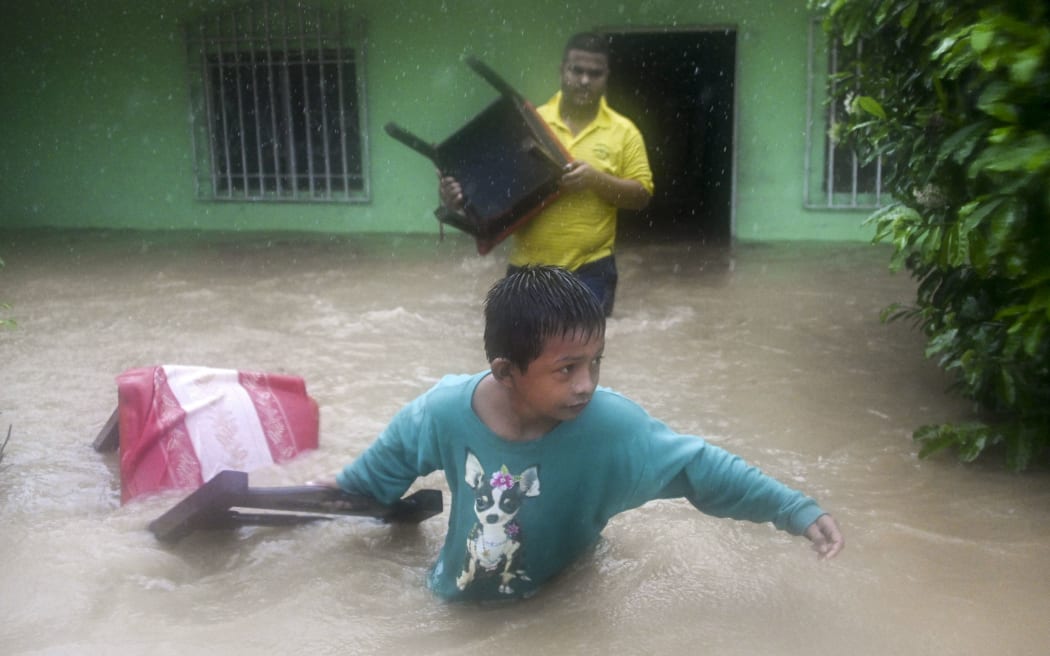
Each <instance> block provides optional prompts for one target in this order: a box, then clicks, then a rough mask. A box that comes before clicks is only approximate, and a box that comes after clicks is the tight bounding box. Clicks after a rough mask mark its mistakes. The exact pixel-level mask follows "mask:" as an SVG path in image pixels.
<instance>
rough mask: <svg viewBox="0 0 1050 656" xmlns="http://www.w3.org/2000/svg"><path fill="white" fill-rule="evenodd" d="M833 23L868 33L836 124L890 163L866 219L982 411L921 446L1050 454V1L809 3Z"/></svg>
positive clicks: (909, 314)
mask: <svg viewBox="0 0 1050 656" xmlns="http://www.w3.org/2000/svg"><path fill="white" fill-rule="evenodd" d="M810 5H811V7H812V8H815V9H819V10H821V11H823V12H824V16H825V20H824V27H825V29H826V30H827V31H828V33H829V34H830V35H831V36H832V37H834V38H837V39H839V40H840V41H841V42H842V43H843V44H845V45H849V44H852V43H854V42H856V40H857V39H861V40H863V57H862V61H861V63H860V65H859V66H858V67H857V68H855V69H851V70H850V71H848V72H847V73H845V74H843V75H842V76H841V80H840V84H838V85H837V90H836V92H835V93H836V97H833V98H831V100H830V102H848V103H849V106H848V107H847V118H846V124H845V125H844V126H839V129H838V130H837V133H840V134H842V135H844V136H843V138H844V139H846V140H847V142H848V143H849V144H850V145H852V146H853V147H854V148H855V149H857V151H858V152H859V153H860V154H861V155H862V157H864V158H866V159H871V158H873V157H875V156H876V155H880V154H881V155H883V156H884V157H885V158H886V159H887V160H888V161H890V162H891V163H892V164H891V165H890V170H889V173H888V179H887V183H888V185H889V188H890V191H891V193H892V194H893V197H894V198H895V203H894V204H892V205H890V206H888V207H886V208H883V209H881V210H879V211H878V212H876V213H875V214H874V215H873V216H872V217H871V218H870V221H872V222H874V224H875V227H876V238H875V239H876V241H886V242H889V243H891V244H892V245H893V247H894V254H893V260H892V262H891V266H892V267H893V268H901V267H904V268H906V269H907V270H908V271H909V272H910V273H911V274H912V275H913V276H914V277H915V278H916V279H917V281H918V291H917V295H916V299H915V302H914V304H913V305H909V306H907V307H894V308H890V309H889V310H888V311H887V313H886V316H887V317H888V318H890V319H894V318H902V317H903V318H908V319H911V320H913V321H915V322H916V324H917V325H918V326H920V327H921V329H922V331H923V332H924V334H925V335H926V337H927V340H928V341H927V348H926V353H927V355H928V356H929V357H931V358H934V359H936V361H937V362H938V363H939V364H940V366H941V367H943V368H944V369H946V370H947V371H949V372H951V373H952V374H954V375H955V377H956V380H957V381H958V382H957V387H958V390H959V391H960V392H961V393H962V394H963V395H965V396H966V397H967V398H970V399H973V400H974V401H975V402H976V403H977V405H978V408H979V410H980V421H978V422H974V423H967V424H941V425H935V426H923V427H921V428H919V429H918V430H917V431H916V432H915V438H916V439H917V440H918V441H919V442H920V445H921V450H920V454H921V455H923V456H927V455H929V454H931V453H934V452H937V451H940V450H942V449H945V448H954V449H956V451H957V453H958V454H959V456H960V457H961V458H962V459H964V460H966V461H971V460H974V459H976V458H978V457H979V456H980V455H981V454H982V453H985V452H986V451H988V450H989V449H993V447H994V450H995V451H996V452H1001V453H1003V454H1004V455H1005V458H1006V461H1007V464H1008V465H1009V466H1010V467H1011V468H1013V469H1016V470H1022V469H1025V468H1027V467H1029V466H1031V465H1032V464H1034V463H1035V462H1036V461H1039V460H1045V459H1046V458H1047V456H1048V455H1050V347H1048V343H1050V330H1048V324H1050V220H1048V216H1050V61H1048V59H1050V24H1048V17H1047V5H1046V4H1045V3H1042V2H1028V1H1008V0H999V1H996V0H985V1H980V2H979V1H976V0H811V2H810Z"/></svg>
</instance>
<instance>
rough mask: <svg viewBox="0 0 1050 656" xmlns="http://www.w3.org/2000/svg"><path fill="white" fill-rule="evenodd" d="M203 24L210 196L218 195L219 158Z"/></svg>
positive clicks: (202, 61)
mask: <svg viewBox="0 0 1050 656" xmlns="http://www.w3.org/2000/svg"><path fill="white" fill-rule="evenodd" d="M204 27H205V24H204V23H201V24H200V27H199V31H200V38H201V40H200V55H201V69H202V70H203V71H204V94H203V95H204V120H205V121H206V128H207V132H208V164H209V167H208V170H209V175H210V177H211V195H212V197H218V195H219V179H218V174H217V167H216V161H217V160H218V158H219V153H218V150H217V147H218V144H217V141H216V135H215V129H214V124H215V106H214V103H213V102H212V97H211V90H212V84H211V65H210V64H209V63H208V44H209V43H210V41H209V40H208V39H207V38H206V37H205V32H204Z"/></svg>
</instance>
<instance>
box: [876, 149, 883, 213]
mask: <svg viewBox="0 0 1050 656" xmlns="http://www.w3.org/2000/svg"><path fill="white" fill-rule="evenodd" d="M875 206H876V207H882V155H879V156H878V157H876V158H875Z"/></svg>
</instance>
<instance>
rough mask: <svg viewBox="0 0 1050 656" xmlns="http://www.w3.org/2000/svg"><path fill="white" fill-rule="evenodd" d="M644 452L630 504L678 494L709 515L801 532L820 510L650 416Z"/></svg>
mask: <svg viewBox="0 0 1050 656" xmlns="http://www.w3.org/2000/svg"><path fill="white" fill-rule="evenodd" d="M652 424H653V427H652V430H651V431H650V433H649V436H648V438H649V439H648V444H647V447H648V448H647V449H646V451H647V457H646V458H645V460H644V463H645V464H644V465H643V471H642V473H641V474H640V479H639V485H638V486H637V488H636V489H635V491H634V494H633V497H634V498H633V499H632V500H631V504H632V505H641V503H645V502H646V501H648V500H651V499H658V498H665V499H666V498H676V497H684V498H686V499H688V500H689V502H690V503H692V504H693V505H694V506H695V507H696V508H697V509H699V510H700V511H701V512H703V513H705V514H708V515H712V516H714V517H727V518H732V519H740V520H748V521H752V522H757V523H764V522H772V524H773V525H774V526H775V527H777V528H778V529H780V530H783V531H787V532H788V533H791V534H793V535H801V534H802V533H804V532H805V530H806V528H807V527H808V526H809V525H810V524H812V523H813V522H814V521H816V519H817V517H819V516H820V515H822V514H824V511H823V510H822V509H821V508H820V506H819V505H818V504H817V502H816V501H814V500H813V499H811V498H810V497H808V496H806V495H804V494H803V493H801V492H799V491H797V490H794V489H792V488H790V487H788V486H787V485H784V484H783V483H781V482H780V481H778V480H776V479H775V478H772V477H771V476H768V475H766V474H764V473H763V472H762V471H761V470H760V469H758V468H757V467H754V466H752V465H749V464H748V463H747V462H745V461H744V460H743V459H742V458H740V457H739V456H736V455H734V454H732V453H730V452H728V451H726V450H725V449H722V448H720V447H718V446H715V445H713V444H709V443H708V442H707V441H705V440H703V439H702V438H699V437H696V436H692V435H679V434H677V433H674V432H673V431H671V430H670V429H669V428H667V427H666V426H665V425H663V424H662V423H660V422H658V421H656V420H652Z"/></svg>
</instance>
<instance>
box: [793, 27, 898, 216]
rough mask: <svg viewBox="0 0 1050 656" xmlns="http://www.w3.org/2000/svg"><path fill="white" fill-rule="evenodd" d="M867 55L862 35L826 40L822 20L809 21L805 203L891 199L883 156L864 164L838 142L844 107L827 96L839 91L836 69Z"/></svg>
mask: <svg viewBox="0 0 1050 656" xmlns="http://www.w3.org/2000/svg"><path fill="white" fill-rule="evenodd" d="M863 55H864V44H863V43H862V42H861V41H860V40H858V41H857V43H856V44H855V45H854V46H851V47H850V48H844V47H842V46H841V44H839V43H838V42H837V41H831V42H829V41H828V39H827V36H826V35H825V34H824V31H823V29H822V28H821V25H820V21H819V20H814V21H812V22H811V23H810V29H809V61H808V87H809V88H808V100H807V108H806V159H805V167H804V170H805V178H806V179H805V206H806V207H807V208H827V209H849V208H857V209H872V208H876V207H879V206H881V205H883V204H885V203H886V202H888V201H889V198H887V197H886V195H885V194H884V182H883V171H884V165H885V162H884V161H883V158H882V157H879V158H877V159H876V160H875V161H872V162H869V163H868V164H862V162H861V159H860V158H859V157H858V156H857V154H856V153H855V152H854V151H853V150H852V149H850V148H848V147H847V146H845V145H843V144H841V143H838V139H837V132H838V130H839V129H840V127H839V125H840V119H841V118H842V116H843V114H844V112H845V108H844V107H842V106H841V105H839V104H838V103H832V102H828V98H829V97H830V96H831V95H832V94H834V93H836V92H837V91H838V89H837V88H836V85H838V84H840V82H838V81H837V79H836V77H837V75H838V73H840V72H841V71H846V70H849V69H850V68H851V67H855V66H856V65H857V62H858V61H859V60H860V58H861V57H862V56H863Z"/></svg>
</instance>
